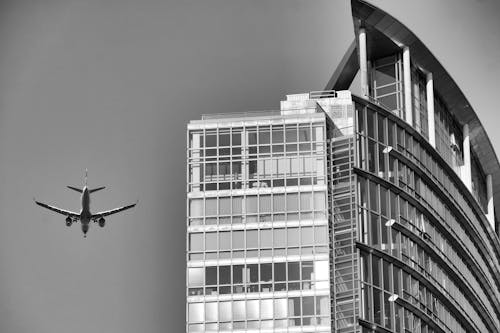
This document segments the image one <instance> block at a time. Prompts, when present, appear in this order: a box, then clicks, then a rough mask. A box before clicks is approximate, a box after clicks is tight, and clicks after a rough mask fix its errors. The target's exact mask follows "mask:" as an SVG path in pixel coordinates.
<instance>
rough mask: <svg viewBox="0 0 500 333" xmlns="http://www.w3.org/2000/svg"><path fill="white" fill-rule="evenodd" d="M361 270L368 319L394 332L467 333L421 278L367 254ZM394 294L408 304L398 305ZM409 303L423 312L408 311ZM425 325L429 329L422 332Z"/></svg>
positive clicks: (364, 310)
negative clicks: (410, 317)
mask: <svg viewBox="0 0 500 333" xmlns="http://www.w3.org/2000/svg"><path fill="white" fill-rule="evenodd" d="M361 267H362V272H363V273H362V287H361V289H362V298H363V316H364V319H365V320H367V321H370V322H374V323H376V324H377V325H380V326H382V327H385V328H387V329H390V330H394V331H395V332H421V331H423V332H426V331H427V329H431V331H434V329H433V328H432V327H436V326H437V327H439V329H442V330H444V331H445V332H449V333H451V332H461V333H465V332H466V330H465V328H464V327H463V326H462V325H461V324H460V323H459V321H457V320H456V318H455V314H453V313H452V312H450V311H449V310H448V309H446V307H445V306H444V305H443V304H442V302H441V301H440V298H439V297H437V296H436V295H435V294H434V293H433V292H432V291H431V290H430V289H429V288H428V287H427V284H426V283H423V281H422V280H421V279H420V278H419V277H417V276H415V275H413V274H412V273H410V272H408V271H406V270H404V269H402V268H401V267H399V266H397V265H395V264H394V263H392V262H390V261H387V260H384V259H383V258H381V257H378V256H376V255H375V254H369V253H367V252H364V251H361ZM393 295H399V296H400V297H402V299H403V300H404V301H405V302H403V303H402V304H401V303H396V302H395V300H397V299H394V297H393ZM407 303H409V304H411V305H413V306H414V307H416V308H418V309H420V310H421V311H420V312H417V311H409V310H410V309H409V307H408V306H407V305H406V304H407ZM410 312H411V313H413V316H412V317H413V318H412V319H413V320H411V321H410V320H408V319H409V318H407V317H408V315H409V313H410ZM429 319H430V320H431V321H432V322H433V324H432V325H431V326H430V327H428V325H426V324H425V322H428V321H429ZM424 325H425V326H426V327H425V329H424V330H422V328H423V327H422V326H424ZM483 327H484V326H483ZM483 329H486V327H484V328H483ZM438 331H439V330H438ZM480 332H484V331H483V330H480Z"/></svg>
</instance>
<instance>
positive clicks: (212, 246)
mask: <svg viewBox="0 0 500 333" xmlns="http://www.w3.org/2000/svg"><path fill="white" fill-rule="evenodd" d="M205 250H206V251H216V250H217V232H207V233H206V234H205Z"/></svg>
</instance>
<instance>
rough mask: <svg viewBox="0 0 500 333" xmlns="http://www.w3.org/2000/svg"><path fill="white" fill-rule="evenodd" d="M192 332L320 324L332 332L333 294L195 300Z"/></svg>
mask: <svg viewBox="0 0 500 333" xmlns="http://www.w3.org/2000/svg"><path fill="white" fill-rule="evenodd" d="M188 317H189V326H188V330H189V332H207V331H213V332H218V331H232V330H245V329H249V330H258V329H273V328H278V329H279V328H284V329H286V328H288V327H300V326H319V327H321V328H320V329H318V330H314V328H313V330H314V331H315V332H330V330H329V326H330V304H329V297H328V296H327V295H324V296H320V295H317V296H308V295H303V296H300V295H296V296H292V297H288V298H283V297H275V298H264V299H246V300H245V299H241V300H233V301H218V302H217V301H208V302H205V303H202V302H194V303H190V304H189V305H188Z"/></svg>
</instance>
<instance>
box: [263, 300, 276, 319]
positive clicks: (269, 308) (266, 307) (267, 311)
mask: <svg viewBox="0 0 500 333" xmlns="http://www.w3.org/2000/svg"><path fill="white" fill-rule="evenodd" d="M260 318H261V319H273V300H272V299H263V300H261V303H260Z"/></svg>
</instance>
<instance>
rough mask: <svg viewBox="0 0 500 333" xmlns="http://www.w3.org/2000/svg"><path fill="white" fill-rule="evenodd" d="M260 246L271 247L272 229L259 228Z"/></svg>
mask: <svg viewBox="0 0 500 333" xmlns="http://www.w3.org/2000/svg"><path fill="white" fill-rule="evenodd" d="M260 247H261V248H269V247H273V231H272V229H261V230H260Z"/></svg>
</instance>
